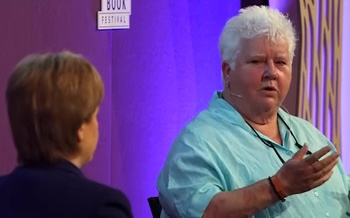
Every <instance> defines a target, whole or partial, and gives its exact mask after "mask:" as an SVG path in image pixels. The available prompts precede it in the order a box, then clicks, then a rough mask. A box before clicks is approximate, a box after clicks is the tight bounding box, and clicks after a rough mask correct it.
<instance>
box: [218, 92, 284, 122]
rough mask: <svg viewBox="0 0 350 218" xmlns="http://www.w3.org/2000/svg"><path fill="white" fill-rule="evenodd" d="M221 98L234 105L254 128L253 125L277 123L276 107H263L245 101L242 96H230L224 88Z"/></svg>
mask: <svg viewBox="0 0 350 218" xmlns="http://www.w3.org/2000/svg"><path fill="white" fill-rule="evenodd" d="M223 98H224V99H225V100H226V101H227V102H228V103H229V104H230V105H231V106H232V107H234V108H235V109H236V110H237V111H238V112H239V113H240V114H241V116H242V117H243V118H244V119H245V120H246V121H247V122H248V123H249V124H251V125H252V126H253V127H254V128H255V126H265V125H267V126H269V125H271V124H276V125H277V111H278V108H273V109H267V110H266V109H263V108H258V107H256V106H255V105H252V104H250V103H249V102H248V103H247V102H245V101H244V99H243V98H242V97H237V96H232V95H230V93H229V92H227V91H226V90H225V91H224V92H223Z"/></svg>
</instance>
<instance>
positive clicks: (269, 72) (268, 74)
mask: <svg viewBox="0 0 350 218" xmlns="http://www.w3.org/2000/svg"><path fill="white" fill-rule="evenodd" d="M263 78H264V79H270V80H274V79H277V78H278V75H277V71H276V67H275V64H274V63H273V62H268V63H267V64H266V67H265V72H264V74H263Z"/></svg>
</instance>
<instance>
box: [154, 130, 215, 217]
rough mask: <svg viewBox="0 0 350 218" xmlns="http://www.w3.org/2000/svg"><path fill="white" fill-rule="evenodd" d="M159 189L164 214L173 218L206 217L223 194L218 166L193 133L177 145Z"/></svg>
mask: <svg viewBox="0 0 350 218" xmlns="http://www.w3.org/2000/svg"><path fill="white" fill-rule="evenodd" d="M157 188H158V191H159V198H160V202H161V204H162V207H163V209H164V212H166V214H168V215H169V216H171V217H202V215H203V212H204V211H205V209H206V208H207V206H208V204H209V202H210V201H211V199H212V198H213V196H214V195H216V194H217V193H219V192H221V191H222V187H221V185H220V179H219V176H218V171H217V166H216V162H215V161H214V160H213V158H212V156H211V154H210V152H208V149H207V146H206V144H205V143H203V142H202V141H201V138H200V137H199V134H198V133H196V132H195V131H194V130H193V129H192V130H188V129H187V130H186V129H185V130H184V131H183V132H182V133H181V134H180V136H179V137H178V139H177V140H176V141H175V142H174V144H173V146H172V149H171V150H170V152H169V155H168V158H167V162H166V164H165V166H164V168H163V170H162V172H161V173H160V175H159V177H158V181H157Z"/></svg>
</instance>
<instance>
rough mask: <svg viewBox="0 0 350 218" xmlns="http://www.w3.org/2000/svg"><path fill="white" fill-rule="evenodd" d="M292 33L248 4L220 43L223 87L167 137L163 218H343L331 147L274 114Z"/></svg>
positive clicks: (310, 129) (342, 179)
mask: <svg viewBox="0 0 350 218" xmlns="http://www.w3.org/2000/svg"><path fill="white" fill-rule="evenodd" d="M295 44H296V39H295V31H294V28H293V26H292V23H291V21H290V20H289V19H288V18H287V17H286V16H284V15H283V14H281V13H280V12H278V11H277V10H274V9H271V8H268V7H265V6H261V7H259V6H252V7H248V8H245V9H242V10H241V11H240V14H239V15H238V16H235V17H233V18H231V19H230V20H229V21H228V22H227V23H226V25H225V27H224V29H223V31H222V34H221V37H220V52H221V58H222V78H223V82H224V90H223V91H222V92H215V93H214V95H213V98H212V100H211V102H210V104H209V108H208V109H207V110H205V111H203V112H201V113H200V114H199V115H198V116H197V117H196V118H194V119H193V120H192V121H191V122H190V123H189V124H188V125H187V126H186V127H185V128H184V129H183V130H182V131H181V133H180V134H179V136H178V137H177V139H176V140H175V142H174V144H173V146H172V148H171V150H170V152H169V155H168V157H167V161H166V163H165V165H164V168H163V169H162V172H161V173H160V175H159V178H158V181H157V188H158V191H159V199H160V202H161V204H162V207H163V211H162V217H206V218H207V217H215V218H220V217H225V218H226V217H252V216H254V217H322V216H332V217H344V216H346V214H347V211H350V210H349V200H348V198H347V194H348V192H349V184H348V181H347V176H346V175H345V172H344V169H343V166H342V164H341V162H340V161H339V160H338V158H339V154H338V153H337V151H336V149H335V147H334V145H333V144H332V143H331V142H330V141H329V140H328V139H327V138H326V137H325V136H324V135H323V134H322V133H321V132H319V131H318V130H317V129H316V128H315V127H314V126H312V125H311V124H310V123H309V122H307V121H305V120H303V119H300V118H298V117H295V116H292V115H289V114H288V113H286V112H285V111H283V110H282V109H281V108H280V107H281V106H282V102H283V100H284V99H285V97H286V95H287V93H288V90H289V86H290V83H291V78H292V61H293V56H294V50H295Z"/></svg>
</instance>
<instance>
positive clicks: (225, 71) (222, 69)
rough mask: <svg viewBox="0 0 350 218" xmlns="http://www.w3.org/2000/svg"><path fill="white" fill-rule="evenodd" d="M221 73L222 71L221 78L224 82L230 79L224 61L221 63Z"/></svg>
mask: <svg viewBox="0 0 350 218" xmlns="http://www.w3.org/2000/svg"><path fill="white" fill-rule="evenodd" d="M221 71H222V78H224V80H225V81H227V79H228V78H229V77H230V71H231V68H230V65H229V64H228V63H227V62H226V61H224V62H222V65H221Z"/></svg>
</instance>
